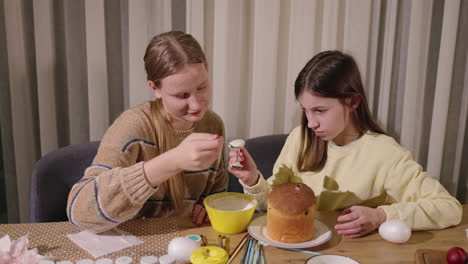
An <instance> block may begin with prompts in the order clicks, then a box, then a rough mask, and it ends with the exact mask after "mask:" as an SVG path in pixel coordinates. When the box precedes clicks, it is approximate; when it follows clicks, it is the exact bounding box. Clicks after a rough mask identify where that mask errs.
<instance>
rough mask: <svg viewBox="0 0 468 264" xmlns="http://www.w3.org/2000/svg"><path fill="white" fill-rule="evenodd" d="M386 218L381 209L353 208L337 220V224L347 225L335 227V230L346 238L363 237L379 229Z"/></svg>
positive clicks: (345, 211)
mask: <svg viewBox="0 0 468 264" xmlns="http://www.w3.org/2000/svg"><path fill="white" fill-rule="evenodd" d="M386 218H387V215H386V214H385V211H384V210H383V209H381V208H370V207H365V206H357V205H356V206H351V207H350V208H348V209H345V210H344V211H343V212H342V213H341V215H340V216H338V218H337V219H336V222H346V223H343V224H337V225H335V229H336V232H337V234H338V235H343V236H344V237H346V238H356V237H361V236H364V235H366V234H368V233H370V232H372V231H374V230H376V229H377V228H379V226H380V225H381V224H382V223H383V222H385V219H386Z"/></svg>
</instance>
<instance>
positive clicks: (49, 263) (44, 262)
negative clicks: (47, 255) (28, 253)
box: [39, 260, 55, 264]
mask: <svg viewBox="0 0 468 264" xmlns="http://www.w3.org/2000/svg"><path fill="white" fill-rule="evenodd" d="M39 264H55V262H53V261H52V260H41V261H39Z"/></svg>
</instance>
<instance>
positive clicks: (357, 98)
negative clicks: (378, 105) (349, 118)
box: [347, 95, 361, 110]
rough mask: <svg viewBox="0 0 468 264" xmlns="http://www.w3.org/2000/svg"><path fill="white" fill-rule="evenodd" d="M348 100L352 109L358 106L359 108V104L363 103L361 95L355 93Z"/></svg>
mask: <svg viewBox="0 0 468 264" xmlns="http://www.w3.org/2000/svg"><path fill="white" fill-rule="evenodd" d="M347 101H348V105H349V107H351V109H352V110H356V108H358V106H359V104H360V103H361V96H359V95H353V96H351V97H349V98H348V100H347Z"/></svg>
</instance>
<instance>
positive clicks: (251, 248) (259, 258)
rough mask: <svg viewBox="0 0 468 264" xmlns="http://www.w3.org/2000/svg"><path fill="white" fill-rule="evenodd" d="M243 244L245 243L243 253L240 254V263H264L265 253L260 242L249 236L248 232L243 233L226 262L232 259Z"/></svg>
mask: <svg viewBox="0 0 468 264" xmlns="http://www.w3.org/2000/svg"><path fill="white" fill-rule="evenodd" d="M244 245H247V246H246V248H245V250H244V255H243V256H242V260H241V262H240V263H249V264H250V263H261V264H264V263H265V253H264V251H263V245H262V244H260V243H259V242H258V241H257V240H256V239H254V238H252V237H251V236H249V234H247V235H245V236H244V237H243V238H242V240H241V241H240V242H239V244H238V245H237V246H236V248H235V249H234V250H233V251H232V253H231V255H229V260H228V262H227V264H229V263H231V262H232V260H234V258H235V257H236V256H237V254H239V252H240V251H241V250H242V248H243V247H244Z"/></svg>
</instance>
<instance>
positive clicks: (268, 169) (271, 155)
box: [228, 134, 288, 193]
mask: <svg viewBox="0 0 468 264" xmlns="http://www.w3.org/2000/svg"><path fill="white" fill-rule="evenodd" d="M287 136H288V135H287V134H278V135H268V136H261V137H255V138H251V139H247V140H246V141H245V148H246V149H247V150H248V151H249V153H250V155H251V156H252V158H253V159H254V161H255V163H256V164H257V168H258V170H259V171H260V172H261V173H262V174H263V176H264V177H265V178H266V179H267V178H269V177H270V176H271V174H272V172H273V166H274V165H275V162H276V159H277V158H278V156H279V154H280V152H281V149H282V148H283V146H284V142H285V141H286V138H287ZM228 191H230V192H240V193H242V192H243V188H242V185H240V183H239V180H238V179H237V178H236V177H235V176H234V175H232V174H230V173H229V187H228Z"/></svg>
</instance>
